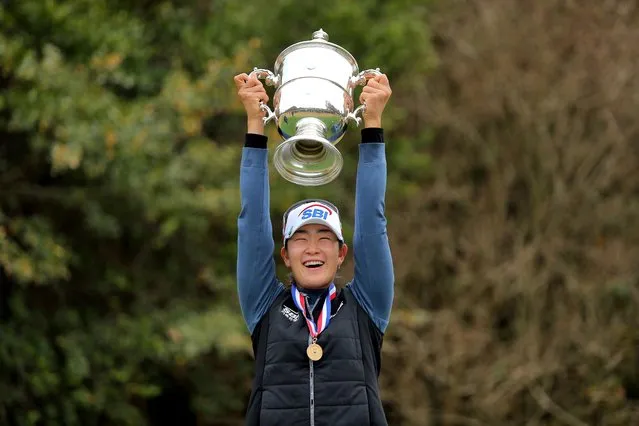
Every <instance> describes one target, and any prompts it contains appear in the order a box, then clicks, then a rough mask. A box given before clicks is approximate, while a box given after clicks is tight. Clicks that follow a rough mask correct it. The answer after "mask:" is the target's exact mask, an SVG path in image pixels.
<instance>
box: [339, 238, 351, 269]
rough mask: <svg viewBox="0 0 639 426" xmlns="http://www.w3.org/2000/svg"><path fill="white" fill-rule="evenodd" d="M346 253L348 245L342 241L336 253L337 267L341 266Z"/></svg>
mask: <svg viewBox="0 0 639 426" xmlns="http://www.w3.org/2000/svg"><path fill="white" fill-rule="evenodd" d="M346 253H348V246H347V245H346V243H344V244H342V246H341V247H340V248H339V252H338V253H337V269H339V267H340V266H342V263H343V262H344V259H346Z"/></svg>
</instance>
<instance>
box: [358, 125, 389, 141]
mask: <svg viewBox="0 0 639 426" xmlns="http://www.w3.org/2000/svg"><path fill="white" fill-rule="evenodd" d="M362 143H384V129H382V128H381V127H367V128H365V129H362Z"/></svg>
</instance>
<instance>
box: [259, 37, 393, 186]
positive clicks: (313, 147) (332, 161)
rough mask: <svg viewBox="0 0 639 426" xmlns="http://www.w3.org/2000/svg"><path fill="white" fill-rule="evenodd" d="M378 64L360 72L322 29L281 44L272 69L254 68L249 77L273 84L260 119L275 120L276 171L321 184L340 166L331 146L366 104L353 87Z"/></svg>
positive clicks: (307, 183) (292, 179)
mask: <svg viewBox="0 0 639 426" xmlns="http://www.w3.org/2000/svg"><path fill="white" fill-rule="evenodd" d="M380 74H381V72H380V71H379V68H377V69H367V70H365V71H361V72H360V71H359V67H358V65H357V61H356V60H355V58H353V56H352V55H351V54H350V53H349V52H348V51H346V50H345V49H344V48H342V47H340V46H338V45H336V44H334V43H330V42H329V41H328V34H326V32H324V31H323V30H322V29H320V30H318V31H315V32H314V33H313V38H312V39H311V40H308V41H302V42H299V43H296V44H293V45H291V46H289V47H287V48H286V49H284V50H283V51H282V52H281V53H280V55H279V56H278V57H277V59H276V61H275V66H274V71H273V72H272V71H270V70H267V69H262V68H254V69H253V71H252V72H251V76H253V75H254V76H256V77H257V78H260V79H264V80H265V82H266V84H267V85H269V86H274V87H275V88H276V90H275V94H274V96H273V110H271V109H270V108H269V107H268V105H266V104H264V103H262V104H261V108H262V110H263V111H265V112H266V116H265V117H264V123H265V124H266V123H268V122H269V121H271V120H273V121H275V122H276V123H277V130H278V133H279V134H280V135H281V137H282V139H283V141H282V142H281V143H280V144H279V145H278V146H277V148H276V149H275V153H274V155H273V164H274V166H275V168H276V170H277V171H278V172H279V173H280V175H281V176H282V177H283V178H284V179H286V180H288V181H290V182H293V183H295V184H298V185H303V186H317V185H323V184H326V183H329V182H331V181H332V180H334V179H335V178H336V177H337V176H338V175H339V173H340V172H341V170H342V167H343V159H342V155H341V153H340V152H339V150H338V149H337V147H336V146H335V145H336V144H337V143H338V142H339V141H340V140H341V139H342V138H343V137H344V134H345V133H346V129H347V127H348V123H349V122H353V123H355V125H356V126H359V124H360V122H361V118H360V117H359V116H358V115H360V114H362V113H363V111H364V109H365V108H366V105H364V104H362V105H360V106H359V107H358V108H357V109H353V108H354V102H353V91H354V88H355V87H357V86H360V85H364V84H366V81H367V80H368V79H369V78H372V77H373V76H376V75H380Z"/></svg>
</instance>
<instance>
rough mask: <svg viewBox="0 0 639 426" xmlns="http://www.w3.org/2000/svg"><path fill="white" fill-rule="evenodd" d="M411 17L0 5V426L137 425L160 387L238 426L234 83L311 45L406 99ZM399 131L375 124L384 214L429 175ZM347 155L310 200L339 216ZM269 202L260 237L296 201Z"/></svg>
mask: <svg viewBox="0 0 639 426" xmlns="http://www.w3.org/2000/svg"><path fill="white" fill-rule="evenodd" d="M427 12H428V10H427V8H426V6H424V5H423V4H422V2H419V1H416V0H395V1H384V2H382V1H377V0H364V1H359V2H340V1H337V0H329V1H325V2H322V3H319V2H308V3H304V2H290V1H286V0H274V1H271V2H268V3H260V2H236V1H228V0H227V1H225V0H222V1H195V0H187V1H180V2H178V1H163V2H152V1H144V0H138V1H121V0H120V1H108V2H107V1H106V0H20V1H8V2H3V3H2V6H0V28H1V32H0V87H2V92H1V94H0V272H1V273H2V274H1V277H0V279H1V280H2V283H1V285H2V289H3V291H2V293H1V296H2V297H3V300H2V301H1V303H0V306H1V307H2V311H1V312H0V366H1V367H0V424H12V425H17V426H27V425H62V424H63V425H69V426H72V425H83V426H86V425H97V424H100V425H142V424H146V423H147V422H149V421H150V418H151V417H150V416H151V414H149V413H150V411H151V409H150V408H149V407H150V406H151V402H152V401H153V400H154V398H156V397H158V396H161V395H162V394H163V393H164V392H170V391H171V389H173V388H175V387H177V386H181V387H183V388H185V389H186V392H187V393H188V394H189V395H190V401H191V402H190V408H191V409H192V410H193V411H194V412H195V413H196V415H197V418H198V420H199V424H207V425H216V424H220V425H221V424H225V425H228V424H234V423H233V421H235V422H239V421H240V419H241V418H242V414H243V410H244V403H245V400H246V397H247V392H248V390H249V388H250V379H251V373H252V370H251V365H252V364H251V363H252V358H251V349H250V339H249V336H248V333H247V332H246V329H245V327H244V324H243V322H242V320H241V317H240V311H239V307H238V305H237V302H236V295H235V280H234V274H235V248H236V247H235V233H236V225H235V221H236V217H237V214H238V212H239V192H238V164H239V157H240V153H241V146H242V142H243V138H244V132H245V117H244V113H243V109H242V108H241V105H240V104H239V102H238V101H237V100H236V97H235V88H234V85H233V81H232V77H233V75H235V74H237V73H240V72H249V71H251V70H252V68H253V67H256V66H257V67H266V68H271V69H272V64H273V62H274V60H275V58H276V57H277V55H278V53H279V52H280V51H281V50H282V49H284V48H285V47H286V46H288V45H290V44H292V43H294V42H297V41H301V40H305V39H309V38H310V36H311V33H312V31H314V30H317V29H319V28H323V29H324V30H325V31H327V32H328V33H329V35H330V38H331V41H334V42H335V43H337V44H340V45H342V46H344V47H345V48H346V49H348V50H349V51H350V52H351V53H352V54H353V55H354V56H355V57H356V58H358V61H359V63H360V68H362V69H363V68H371V67H380V68H381V69H382V71H384V72H387V73H388V74H389V76H390V77H391V82H394V81H398V82H399V81H408V82H410V81H414V80H415V79H416V78H417V77H415V76H420V75H423V73H425V72H427V71H428V70H429V68H430V67H432V65H433V61H432V55H431V50H430V49H431V48H430V45H429V32H428V27H427V26H426V25H425V18H426V14H427ZM398 87H399V88H400V89H399V90H400V91H401V85H398ZM405 87H409V85H406V86H405ZM402 120H403V115H402V110H401V109H399V108H393V107H392V106H391V107H389V111H388V113H387V121H386V122H385V127H386V128H387V129H388V132H389V134H392V132H395V134H396V136H397V140H398V143H397V144H396V145H395V146H394V147H392V148H389V164H390V165H391V170H392V173H393V175H392V176H390V177H389V182H390V184H389V189H390V191H395V192H396V195H397V197H396V199H401V197H402V196H404V195H407V194H410V187H406V186H404V185H400V183H399V182H400V179H401V177H402V173H407V174H408V176H409V177H411V179H413V180H414V182H413V184H412V185H416V183H415V182H416V181H417V179H420V178H423V177H424V176H425V175H424V171H425V170H426V169H427V166H428V157H425V156H424V155H423V154H418V153H416V150H418V149H419V147H420V146H425V144H427V143H428V139H429V137H428V135H425V136H424V137H423V138H420V139H419V140H420V141H422V142H420V143H415V142H414V136H410V135H409V134H407V133H406V132H407V131H403V130H402V128H401V127H402V126H401V125H400V124H401V123H402ZM269 132H270V133H269V135H270V137H271V138H270V140H271V144H274V143H276V141H277V140H278V139H277V136H276V133H275V129H273V128H272V125H270V127H269ZM358 140H359V132H358V131H357V130H356V129H354V130H352V131H351V132H350V133H349V135H348V136H347V138H346V139H345V140H344V141H343V142H342V143H341V144H342V147H343V148H341V150H342V152H343V153H344V155H345V156H346V158H345V171H344V172H343V175H342V176H341V177H340V178H339V179H338V180H337V181H335V182H334V183H331V184H330V185H327V186H326V187H322V188H320V189H318V190H317V191H318V192H320V193H321V194H318V193H316V195H321V196H326V197H329V198H331V199H334V200H335V201H336V202H337V203H339V204H340V205H343V206H344V211H345V214H346V215H347V216H349V215H351V213H352V210H353V205H352V203H353V200H352V198H353V185H354V173H355V164H356V154H357V142H358ZM394 150H396V151H394ZM413 174H414V175H413ZM272 188H273V197H272V205H273V217H274V218H275V219H274V221H275V222H274V225H275V226H274V227H275V229H278V228H279V223H277V219H276V218H277V217H279V216H280V213H281V212H282V211H283V210H284V209H285V208H286V207H287V206H288V205H289V204H290V203H291V202H293V201H295V200H296V199H298V198H301V197H305V196H307V195H308V194H307V193H306V189H304V188H300V187H296V186H294V185H291V184H288V183H286V182H284V181H283V180H282V179H281V178H279V176H278V175H276V174H275V173H273V175H272ZM346 231H347V234H348V233H350V232H352V230H351V229H349V228H348V227H347V228H346Z"/></svg>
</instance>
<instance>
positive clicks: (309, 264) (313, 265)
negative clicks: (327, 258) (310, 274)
mask: <svg viewBox="0 0 639 426" xmlns="http://www.w3.org/2000/svg"><path fill="white" fill-rule="evenodd" d="M304 266H306V267H307V268H310V269H315V268H319V267H321V266H324V262H322V261H321V260H308V261H306V262H304Z"/></svg>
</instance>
